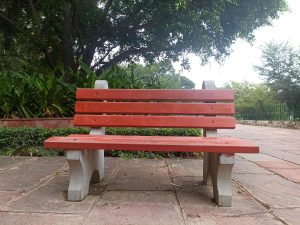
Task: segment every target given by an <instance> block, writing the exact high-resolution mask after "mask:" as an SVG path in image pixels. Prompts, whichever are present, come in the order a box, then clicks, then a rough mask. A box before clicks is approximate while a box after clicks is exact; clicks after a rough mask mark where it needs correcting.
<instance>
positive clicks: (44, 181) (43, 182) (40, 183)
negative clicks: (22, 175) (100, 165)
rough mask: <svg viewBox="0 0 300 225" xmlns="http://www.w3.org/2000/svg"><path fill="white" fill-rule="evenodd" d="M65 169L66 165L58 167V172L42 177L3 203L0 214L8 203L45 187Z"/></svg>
mask: <svg viewBox="0 0 300 225" xmlns="http://www.w3.org/2000/svg"><path fill="white" fill-rule="evenodd" d="M65 168H66V165H63V166H62V167H60V168H59V169H58V170H56V171H55V172H53V173H51V174H50V175H47V176H44V177H42V178H41V179H40V180H39V181H38V182H36V183H35V184H33V185H31V186H30V187H29V188H28V190H25V191H23V192H21V193H20V194H18V195H16V196H14V197H13V198H12V199H10V200H8V201H7V202H5V203H4V204H3V205H1V206H0V212H2V209H3V208H4V207H6V206H7V205H8V204H9V203H11V202H13V201H16V200H18V199H20V198H22V197H23V196H26V195H29V194H30V193H31V192H33V191H35V190H37V189H38V188H40V187H42V186H44V185H46V184H47V183H48V182H50V181H51V180H53V179H54V178H55V177H56V176H57V174H58V172H59V171H61V170H63V169H65Z"/></svg>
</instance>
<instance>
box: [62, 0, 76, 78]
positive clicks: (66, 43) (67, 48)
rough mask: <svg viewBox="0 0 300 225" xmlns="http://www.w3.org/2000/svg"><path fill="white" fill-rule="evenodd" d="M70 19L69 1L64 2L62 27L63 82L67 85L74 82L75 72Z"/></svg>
mask: <svg viewBox="0 0 300 225" xmlns="http://www.w3.org/2000/svg"><path fill="white" fill-rule="evenodd" d="M72 18H73V8H72V3H71V1H69V0H65V2H64V27H63V56H64V68H65V81H66V82H68V83H73V82H74V75H73V73H74V72H75V71H76V66H75V61H74V53H73V45H72V44H73V41H72Z"/></svg>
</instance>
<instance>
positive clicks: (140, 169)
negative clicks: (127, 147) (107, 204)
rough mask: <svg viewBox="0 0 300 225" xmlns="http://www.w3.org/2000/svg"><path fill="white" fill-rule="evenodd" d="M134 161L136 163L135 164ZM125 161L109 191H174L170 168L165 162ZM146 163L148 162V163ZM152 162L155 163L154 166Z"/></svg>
mask: <svg viewBox="0 0 300 225" xmlns="http://www.w3.org/2000/svg"><path fill="white" fill-rule="evenodd" d="M133 161H134V162H133ZM133 161H131V160H123V161H122V162H121V164H120V169H119V171H118V173H117V175H116V177H115V178H114V179H113V180H112V181H111V182H110V183H109V184H108V186H107V188H106V189H107V190H124V191H130V190H142V191H147V190H149V191H151V190H172V185H171V180H170V177H169V173H168V168H167V166H166V163H165V161H163V160H133ZM146 161H148V162H147V163H146ZM151 162H152V163H153V164H152V165H150V164H151Z"/></svg>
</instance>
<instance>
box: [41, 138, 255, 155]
mask: <svg viewBox="0 0 300 225" xmlns="http://www.w3.org/2000/svg"><path fill="white" fill-rule="evenodd" d="M45 147H46V148H58V149H83V148H84V149H89V150H96V149H106V150H132V151H171V152H172V151H180V152H219V153H237V152H238V153H257V152H258V147H257V146H256V145H255V144H253V143H251V142H249V141H246V140H241V139H237V138H228V137H218V138H216V137H170V136H118V135H103V136H97V135H70V136H68V137H51V138H49V139H47V140H46V141H45Z"/></svg>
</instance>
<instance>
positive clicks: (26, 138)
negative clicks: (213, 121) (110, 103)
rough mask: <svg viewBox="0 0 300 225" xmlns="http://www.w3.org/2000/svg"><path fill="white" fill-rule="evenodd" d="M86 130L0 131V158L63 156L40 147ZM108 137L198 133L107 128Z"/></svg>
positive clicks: (142, 155)
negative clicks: (45, 143) (47, 141)
mask: <svg viewBox="0 0 300 225" xmlns="http://www.w3.org/2000/svg"><path fill="white" fill-rule="evenodd" d="M88 133H89V129H88V128H56V129H46V128H29V127H22V128H0V155H27V156H28V155H30V156H52V155H62V154H63V153H62V152H58V151H56V150H46V149H44V147H43V142H44V140H45V139H47V138H48V137H51V136H67V135H69V134H88ZM106 133H107V134H110V135H138V136H142V135H145V136H201V134H202V131H201V130H200V129H174V128H161V129H155V128H108V129H107V130H106ZM105 154H106V155H108V156H119V157H123V158H135V157H137V158H160V157H176V156H177V157H198V156H201V154H200V155H199V153H178V152H176V153H170V152H169V153H166V152H163V153H159V152H155V153H153V152H130V151H129V152H127V151H126V152H122V151H106V152H105Z"/></svg>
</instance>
